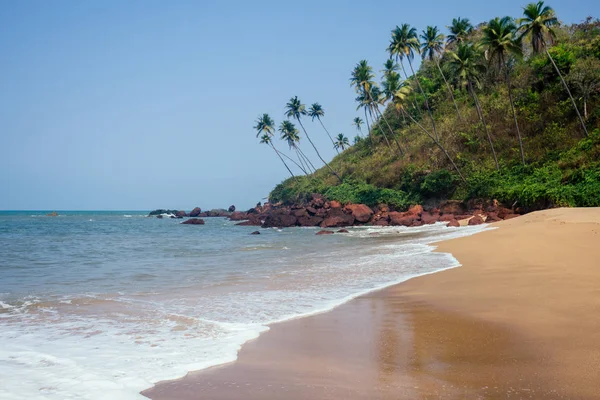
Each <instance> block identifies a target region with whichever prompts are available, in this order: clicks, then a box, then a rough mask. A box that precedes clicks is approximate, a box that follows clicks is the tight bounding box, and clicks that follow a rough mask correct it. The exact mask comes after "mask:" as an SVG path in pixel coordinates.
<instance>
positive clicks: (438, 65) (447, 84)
mask: <svg viewBox="0 0 600 400" xmlns="http://www.w3.org/2000/svg"><path fill="white" fill-rule="evenodd" d="M435 65H437V67H438V71H440V75H442V79H443V80H444V83H445V84H446V87H447V88H448V93H450V98H452V103H454V108H455V109H456V115H458V119H459V121H462V120H463V119H462V117H461V115H460V111H458V104H456V100H455V99H454V93H453V92H452V88H451V87H450V84H449V83H448V81H447V80H446V76H445V75H444V73H443V72H442V67H440V61H439V60H438V59H437V58H436V59H435Z"/></svg>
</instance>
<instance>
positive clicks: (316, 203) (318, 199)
mask: <svg viewBox="0 0 600 400" xmlns="http://www.w3.org/2000/svg"><path fill="white" fill-rule="evenodd" d="M310 205H311V206H312V207H314V208H322V207H323V206H324V205H325V198H324V197H323V195H322V194H318V193H314V194H313V195H312V200H311V202H310Z"/></svg>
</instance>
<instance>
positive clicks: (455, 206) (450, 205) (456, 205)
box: [440, 200, 467, 215]
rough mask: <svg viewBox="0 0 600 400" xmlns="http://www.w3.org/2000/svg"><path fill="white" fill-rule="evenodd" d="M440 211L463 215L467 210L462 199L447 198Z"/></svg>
mask: <svg viewBox="0 0 600 400" xmlns="http://www.w3.org/2000/svg"><path fill="white" fill-rule="evenodd" d="M440 212H441V213H442V214H455V215H461V214H465V213H466V212H467V207H466V205H465V203H463V202H462V201H460V200H446V201H445V202H443V203H442V204H440Z"/></svg>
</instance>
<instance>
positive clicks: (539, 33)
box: [517, 1, 588, 136]
mask: <svg viewBox="0 0 600 400" xmlns="http://www.w3.org/2000/svg"><path fill="white" fill-rule="evenodd" d="M523 14H524V15H525V17H523V18H520V19H518V20H517V23H518V24H519V30H520V31H521V38H523V37H525V36H529V37H530V39H531V46H532V48H533V52H534V53H535V54H537V53H539V52H541V51H542V50H544V51H545V52H546V55H547V56H548V58H549V59H550V62H552V65H553V66H554V69H555V70H556V73H557V74H558V76H559V77H560V81H561V82H562V84H563V86H564V87H565V89H566V90H567V93H568V94H569V98H570V99H571V103H573V108H575V112H576V113H577V117H578V118H579V122H580V123H581V127H582V128H583V131H584V132H585V135H586V136H588V131H587V128H586V127H585V123H584V122H583V118H581V114H580V113H579V109H578V108H577V105H576V104H575V99H573V95H572V94H571V91H570V90H569V86H568V85H567V82H565V79H564V78H563V76H562V74H561V73H560V70H559V69H558V67H557V66H556V63H555V62H554V59H553V58H552V56H551V55H550V52H549V51H548V44H550V45H552V44H554V39H555V38H556V33H555V32H554V30H553V29H552V27H553V26H555V25H557V24H558V19H557V18H556V15H555V14H554V10H553V9H552V8H551V7H549V6H544V2H543V1H538V2H537V3H530V4H528V5H527V6H525V8H524V9H523Z"/></svg>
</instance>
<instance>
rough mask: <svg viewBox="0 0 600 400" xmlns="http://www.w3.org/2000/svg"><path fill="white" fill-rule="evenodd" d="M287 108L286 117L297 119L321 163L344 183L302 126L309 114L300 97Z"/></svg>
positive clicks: (293, 98)
mask: <svg viewBox="0 0 600 400" xmlns="http://www.w3.org/2000/svg"><path fill="white" fill-rule="evenodd" d="M285 108H286V112H285V115H286V117H288V118H295V119H296V121H298V123H299V124H300V127H301V128H302V131H303V132H304V134H305V135H306V138H307V139H308V141H309V142H310V144H311V146H312V147H313V149H315V153H317V156H318V157H319V158H320V159H321V161H322V162H323V164H325V166H326V167H327V168H328V169H329V170H330V171H331V173H332V174H333V175H335V176H336V177H337V178H338V179H339V181H340V182H342V178H340V176H339V175H338V174H337V172H335V171H334V170H333V168H331V166H330V165H329V164H328V163H327V161H325V160H324V159H323V157H321V153H319V150H318V149H317V146H315V144H314V143H313V141H312V140H311V138H310V136H309V135H308V132H306V128H304V125H303V124H302V120H301V118H302V116H303V115H306V114H307V112H306V106H305V105H304V104H302V102H301V101H300V100H299V99H298V96H294V97H292V98H291V99H290V101H289V102H288V103H287V104H286V105H285Z"/></svg>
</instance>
